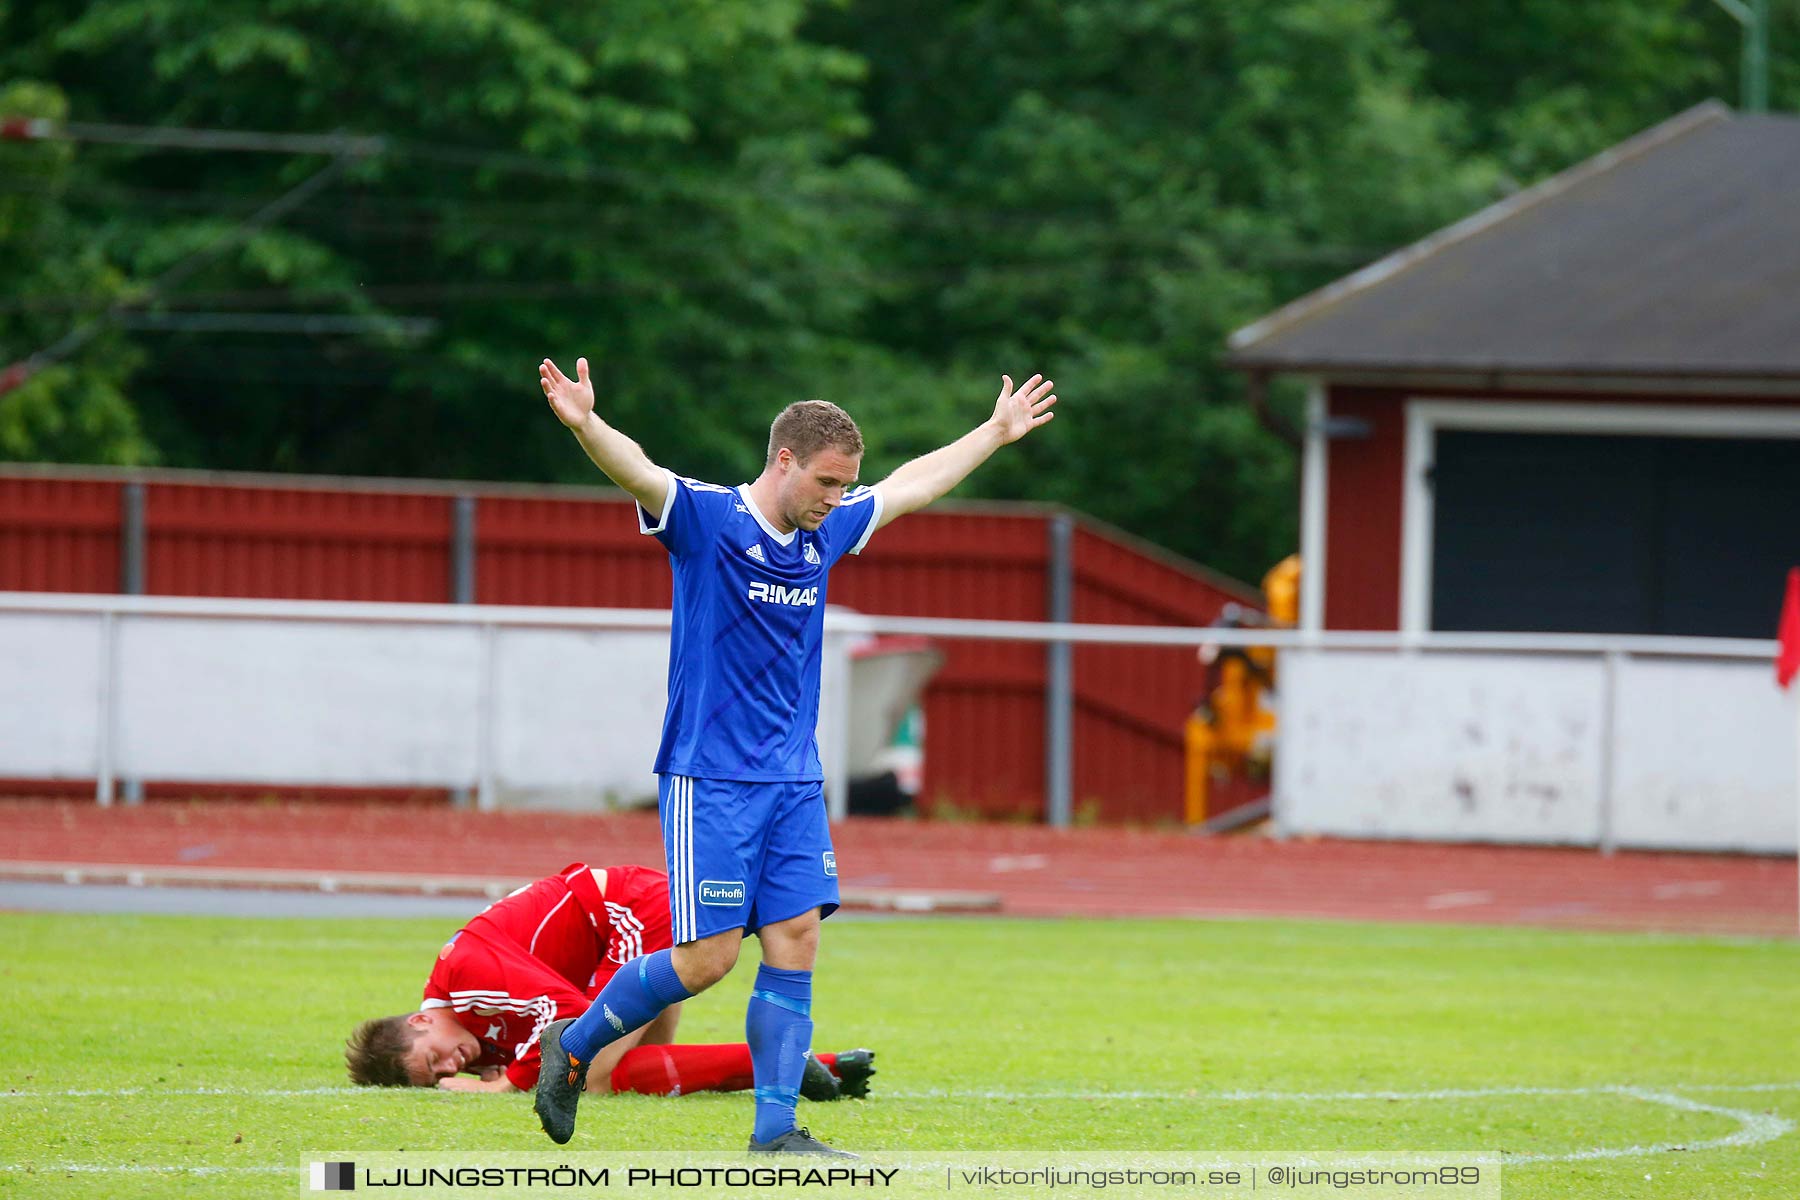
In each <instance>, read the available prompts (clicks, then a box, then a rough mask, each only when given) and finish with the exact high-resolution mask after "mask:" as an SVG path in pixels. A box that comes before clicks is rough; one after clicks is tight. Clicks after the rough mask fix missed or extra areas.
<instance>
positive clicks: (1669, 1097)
mask: <svg viewBox="0 0 1800 1200" xmlns="http://www.w3.org/2000/svg"><path fill="white" fill-rule="evenodd" d="M1788 1091H1800V1082H1788V1083H1696V1084H1675V1085H1663V1087H1662V1089H1661V1090H1657V1089H1654V1088H1649V1087H1633V1086H1627V1085H1622V1084H1615V1085H1610V1086H1604V1087H1575V1088H1549V1087H1487V1088H1436V1089H1432V1090H1429V1091H1418V1092H1391V1091H1370V1092H1250V1091H1231V1092H1171V1091H1118V1092H1094V1091H1085V1092H1077V1091H1063V1092H1020V1091H1010V1090H1002V1089H985V1088H984V1089H971V1090H968V1091H948V1090H944V1089H937V1088H933V1089H929V1090H926V1091H918V1092H907V1091H891V1092H884V1093H882V1096H884V1097H886V1098H888V1099H894V1100H1088V1101H1092V1100H1191V1101H1197V1102H1201V1103H1207V1102H1211V1103H1233V1102H1240V1101H1262V1102H1265V1103H1288V1104H1315V1103H1327V1104H1328V1103H1334V1102H1335V1103H1345V1102H1354V1101H1359V1100H1390V1101H1409V1100H1410V1101H1421V1100H1422V1101H1434V1100H1436V1101H1441V1100H1475V1099H1485V1098H1492V1097H1497V1096H1576V1097H1579V1096H1621V1097H1624V1098H1626V1099H1631V1100H1640V1101H1643V1102H1644V1103H1646V1104H1660V1105H1662V1106H1664V1107H1665V1108H1673V1109H1677V1110H1679V1111H1681V1112H1691V1113H1701V1114H1706V1115H1710V1116H1718V1117H1724V1118H1726V1119H1727V1120H1732V1121H1736V1122H1737V1123H1738V1129H1737V1130H1736V1131H1735V1132H1733V1133H1728V1134H1726V1135H1725V1136H1724V1137H1717V1138H1708V1139H1706V1140H1703V1141H1697V1142H1656V1143H1653V1144H1651V1145H1648V1146H1643V1145H1638V1146H1622V1147H1621V1146H1599V1147H1595V1148H1593V1149H1590V1150H1576V1151H1573V1152H1571V1153H1568V1154H1525V1153H1508V1154H1502V1155H1499V1156H1497V1157H1488V1158H1484V1159H1483V1160H1482V1161H1485V1162H1493V1163H1514V1164H1519V1165H1524V1164H1527V1163H1553V1162H1593V1161H1597V1160H1602V1159H1615V1158H1639V1157H1643V1156H1645V1155H1650V1154H1667V1153H1669V1152H1671V1151H1686V1152H1688V1153H1693V1152H1694V1151H1697V1150H1731V1149H1741V1148H1744V1147H1748V1146H1760V1145H1762V1144H1764V1143H1765V1142H1772V1141H1774V1140H1775V1139H1776V1138H1779V1137H1783V1136H1785V1135H1787V1134H1789V1133H1792V1132H1793V1131H1794V1128H1795V1124H1794V1122H1793V1121H1790V1120H1787V1119H1786V1118H1785V1117H1777V1116H1774V1115H1772V1114H1770V1113H1759V1112H1752V1111H1750V1110H1748V1109H1742V1108H1726V1107H1724V1106H1722V1105H1717V1104H1702V1103H1701V1102H1700V1101H1698V1100H1694V1099H1690V1098H1689V1097H1687V1096H1683V1095H1679V1094H1677V1093H1678V1092H1788ZM381 1092H386V1093H387V1094H391V1095H399V1096H404V1095H408V1094H410V1092H409V1089H405V1088H392V1089H373V1088H358V1087H322V1088H296V1089H261V1090H259V1089H253V1088H170V1089H156V1088H112V1089H101V1088H96V1089H92V1090H71V1091H60V1092H0V1099H7V1100H25V1099H30V1098H33V1097H37V1098H41V1099H55V1098H67V1097H93V1096H104V1097H127V1096H239V1097H251V1098H263V1099H286V1098H291V1097H299V1096H344V1095H371V1094H378V1093H381ZM24 1169H26V1168H25V1167H24V1166H23V1165H21V1164H17V1163H0V1170H7V1171H20V1170H24ZM31 1169H33V1170H37V1171H42V1172H45V1173H49V1172H53V1171H62V1172H65V1173H67V1172H72V1171H81V1172H114V1171H136V1172H146V1171H162V1172H181V1173H186V1174H213V1173H219V1172H230V1171H265V1172H268V1171H287V1170H291V1169H292V1168H289V1167H277V1166H242V1167H181V1166H141V1165H135V1164H134V1165H130V1166H107V1165H102V1164H86V1163H57V1164H46V1165H43V1166H34V1167H33V1168H31Z"/></svg>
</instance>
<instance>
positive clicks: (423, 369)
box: [0, 0, 907, 479]
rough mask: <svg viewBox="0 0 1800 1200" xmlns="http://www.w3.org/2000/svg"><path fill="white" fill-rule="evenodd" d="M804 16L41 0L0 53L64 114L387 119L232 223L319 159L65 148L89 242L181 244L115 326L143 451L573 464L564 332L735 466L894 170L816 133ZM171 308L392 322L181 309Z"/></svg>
mask: <svg viewBox="0 0 1800 1200" xmlns="http://www.w3.org/2000/svg"><path fill="white" fill-rule="evenodd" d="M802 11H803V7H802V5H801V3H799V2H798V0H786V2H783V0H777V2H774V3H770V2H767V0H724V2H714V0H679V2H675V3H669V2H665V0H620V2H618V3H612V4H607V5H567V4H549V3H524V2H513V3H502V2H500V0H448V2H446V3H442V4H417V3H411V2H408V0H372V2H371V0H276V2H273V3H264V2H261V0H258V2H254V3H252V2H250V0H225V2H213V0H205V2H202V0H97V2H96V3H94V4H90V5H88V6H86V7H85V8H84V9H83V10H81V12H80V13H79V15H78V16H76V17H75V18H74V19H73V20H68V19H67V9H66V6H64V5H59V4H54V3H48V2H39V3H18V4H15V5H14V6H13V7H12V9H11V11H10V13H9V14H7V15H6V17H4V18H0V19H3V20H4V21H5V22H6V25H5V26H4V27H0V45H7V46H11V47H12V49H11V50H9V51H6V52H4V53H5V59H4V63H5V65H7V66H10V67H12V68H13V69H16V70H30V71H33V72H35V73H37V74H38V75H40V76H42V77H46V78H49V79H53V80H57V81H60V82H62V83H63V84H64V85H65V86H66V87H67V89H68V91H69V93H70V96H71V99H72V102H73V107H74V111H75V116H76V117H77V118H78V119H83V120H87V121H91V122H102V121H104V122H117V123H128V124H132V125H148V126H179V127H192V128H202V129H208V128H213V129H234V130H261V131H270V132H275V133H326V132H330V131H333V130H343V131H345V132H347V133H354V134H368V135H379V136H381V137H382V138H383V139H384V140H385V144H384V148H383V149H382V151H381V152H379V153H376V154H372V155H365V156H360V157H357V158H355V159H354V160H353V161H350V162H348V163H347V164H346V165H345V166H344V168H343V170H342V172H341V175H340V176H339V177H337V178H336V180H335V181H334V182H333V183H332V184H331V185H330V186H329V187H328V188H326V189H325V190H324V191H322V192H321V193H320V194H319V195H318V196H317V197H316V198H314V199H313V200H311V201H310V202H309V203H307V204H306V205H304V206H302V207H300V208H299V209H297V210H296V211H295V212H293V213H292V214H289V215H287V216H285V217H284V218H283V219H281V220H279V221H276V222H271V223H268V224H266V225H262V226H259V227H257V228H256V229H255V230H254V231H253V232H249V233H248V234H247V235H246V232H245V230H244V228H243V222H245V220H246V219H247V218H249V217H251V216H252V215H253V214H254V213H256V212H257V211H258V210H259V209H260V208H261V207H262V206H264V205H266V204H268V203H269V202H270V201H272V200H274V199H275V198H277V197H279V196H281V195H283V194H285V193H287V192H289V191H290V190H291V189H293V188H295V187H296V186H298V185H300V184H302V183H303V181H305V180H306V179H307V178H309V177H310V176H312V175H313V174H314V173H316V172H318V171H320V170H321V169H323V168H325V167H327V166H328V165H330V159H329V158H328V157H320V156H317V155H301V154H291V153H274V152H271V153H225V152H218V151H213V152H196V151H185V150H184V151H160V152H150V151H146V150H144V149H142V148H119V147H106V148H99V147H96V148H93V149H92V150H91V151H84V154H83V159H84V161H87V160H91V162H92V166H91V169H88V170H87V172H86V175H85V178H84V180H83V185H82V189H81V193H80V195H79V196H77V197H75V206H74V209H73V211H74V212H75V213H76V215H77V216H78V218H79V219H80V220H81V221H82V222H83V223H84V224H85V226H86V228H87V230H88V231H89V234H90V236H91V237H92V238H93V239H94V241H95V243H96V244H97V245H98V246H99V247H100V249H101V251H102V253H103V254H104V256H105V258H106V260H107V261H108V262H110V263H112V264H115V265H116V267H117V269H118V270H120V271H121V272H122V273H124V274H125V275H127V276H129V277H130V278H132V279H137V280H150V279H155V278H158V277H159V276H161V275H162V274H163V273H164V272H167V271H169V270H170V269H171V268H173V267H176V266H177V264H182V263H192V262H194V261H196V258H195V256H197V255H198V256H200V260H199V261H202V262H203V264H204V265H203V266H202V267H201V268H200V269H198V270H197V271H194V272H193V273H192V274H190V275H188V276H187V277H186V278H184V279H183V280H182V282H181V285H180V286H179V287H174V288H166V289H164V290H163V291H162V292H160V293H159V294H158V295H157V297H156V299H155V301H154V303H153V304H152V305H151V312H150V314H149V315H151V316H154V317H156V318H157V319H158V320H159V321H161V322H162V324H163V326H164V327H163V328H159V329H158V330H156V331H148V332H139V333H136V334H134V335H133V336H134V337H135V338H136V339H137V340H138V341H139V342H140V343H141V344H142V345H143V346H144V348H145V352H146V358H147V362H146V366H145V369H144V370H143V371H142V372H141V374H140V375H139V376H138V378H137V380H136V384H135V386H134V397H135V398H136V400H137V401H138V404H139V406H140V409H141V411H142V413H143V416H144V421H145V424H146V427H147V428H148V429H149V431H150V433H151V435H152V437H153V438H154V440H155V441H156V442H157V444H158V445H159V446H161V447H162V448H163V450H164V454H165V457H166V458H167V459H168V460H169V461H171V462H173V463H177V464H182V465H198V466H227V465H228V466H234V467H240V468H251V469H288V470H314V471H343V472H369V473H381V474H412V473H417V474H435V475H453V476H457V475H460V476H488V477H503V478H505V477H520V478H539V479H541V478H557V477H562V478H582V479H587V478H591V477H592V476H591V468H590V467H588V465H587V464H586V463H585V461H584V460H583V459H582V456H581V455H580V454H579V453H575V452H572V451H571V448H570V447H569V445H568V444H567V440H566V437H564V436H562V435H561V434H560V431H559V429H558V427H557V426H556V423H555V422H554V421H552V420H550V419H549V418H548V417H547V415H546V414H545V413H544V412H543V411H542V402H541V398H540V397H538V396H537V395H536V392H535V388H534V387H533V386H532V384H533V379H534V375H535V370H534V368H535V364H536V362H537V360H538V359H539V358H541V357H543V356H545V355H547V354H549V355H555V356H558V357H560V358H563V359H564V360H567V359H571V358H573V357H574V356H575V355H576V354H578V353H587V354H589V355H590V356H591V357H593V358H594V360H595V362H596V368H597V370H596V375H597V380H598V382H599V384H600V386H601V387H602V389H603V393H604V395H605V397H606V399H605V401H604V402H605V403H607V404H609V406H610V411H611V412H612V413H613V415H614V416H616V417H617V419H618V420H619V421H620V423H621V424H622V425H623V426H624V427H625V428H627V429H630V430H632V431H633V432H634V433H636V434H639V435H640V436H642V437H643V438H644V440H645V441H646V442H647V443H649V444H651V445H652V446H653V447H656V448H657V449H659V450H668V451H669V453H668V457H670V458H671V459H675V458H677V457H679V459H680V461H681V462H682V463H683V465H684V467H686V468H688V469H692V470H696V471H711V470H720V471H725V470H727V469H728V470H730V471H742V470H743V469H745V456H746V454H754V453H758V452H759V451H760V441H761V438H762V436H763V433H762V430H764V429H766V423H767V420H768V416H769V413H770V411H771V409H772V406H774V405H776V404H777V403H778V402H785V400H787V399H791V398H793V396H794V395H795V394H796V392H798V391H800V390H801V389H802V388H803V384H804V381H806V380H807V379H808V378H809V376H810V375H811V374H812V371H811V369H810V368H811V365H812V364H813V362H814V361H815V360H820V359H835V358H836V357H838V356H840V355H841V353H842V347H841V346H840V345H838V343H839V342H840V341H841V340H842V339H843V338H844V337H845V336H846V334H847V332H848V331H849V330H850V328H851V327H852V325H853V323H854V320H855V318H856V316H857V314H858V312H859V311H860V309H861V307H862V306H863V305H864V304H865V303H866V302H867V296H868V286H867V285H866V284H865V283H864V282H863V280H862V275H863V271H862V266H861V265H862V263H863V261H864V259H865V257H866V256H867V253H868V249H867V248H868V247H869V246H870V245H872V244H874V243H876V242H879V241H880V240H881V239H883V238H885V237H887V236H889V234H888V226H889V224H890V223H891V212H892V211H893V209H894V207H895V206H897V205H904V204H905V202H906V196H907V193H906V188H905V185H904V182H903V181H902V180H901V179H900V177H899V176H898V175H897V174H896V173H894V172H892V171H889V170H887V169H885V168H883V167H882V166H881V165H880V164H878V163H875V162H873V161H872V160H868V159H858V158H855V157H854V156H851V155H849V154H847V153H846V152H845V147H846V145H847V143H848V141H849V140H850V139H852V138H854V137H855V136H857V135H858V134H859V133H860V132H861V128H862V127H861V122H860V118H859V117H858V114H857V111H856V106H855V91H854V85H855V82H856V80H857V75H858V72H859V69H860V68H859V64H858V63H857V62H856V60H855V59H854V58H853V57H852V56H850V55H847V54H845V53H844V52H843V51H841V50H835V49H830V48H825V47H820V46H816V45H810V44H807V43H805V42H803V41H802V40H800V39H799V38H798V36H797V34H796V26H797V23H798V20H799V18H800V16H801V14H802ZM209 255H210V257H208V256H209ZM196 312H205V313H214V314H219V313H223V314H229V315H231V316H232V317H233V318H234V319H238V321H239V325H240V326H241V325H244V324H247V322H244V321H242V320H241V318H243V317H244V316H245V315H246V314H260V315H263V316H269V315H273V314H303V315H304V314H329V315H332V316H337V317H364V318H378V317H391V318H404V319H406V320H407V321H408V322H409V324H406V325H400V326H396V325H392V324H389V325H378V326H376V327H375V328H374V330H373V331H372V332H366V333H349V334H346V333H343V332H330V333H311V334H309V333H305V332H277V333H269V332H260V333H259V332H219V331H217V329H209V330H207V331H205V332H200V331H194V330H191V329H189V330H187V331H184V330H183V328H182V326H183V323H184V321H185V322H187V323H189V324H190V325H191V318H192V315H193V314H194V313H196ZM141 323H142V322H140V324H141ZM215 324H216V322H215ZM171 325H172V326H173V328H168V327H169V326H171ZM86 362H87V360H85V359H84V362H83V365H86ZM676 447H679V451H677V449H676Z"/></svg>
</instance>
